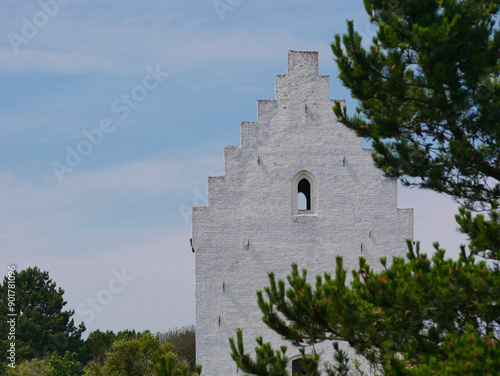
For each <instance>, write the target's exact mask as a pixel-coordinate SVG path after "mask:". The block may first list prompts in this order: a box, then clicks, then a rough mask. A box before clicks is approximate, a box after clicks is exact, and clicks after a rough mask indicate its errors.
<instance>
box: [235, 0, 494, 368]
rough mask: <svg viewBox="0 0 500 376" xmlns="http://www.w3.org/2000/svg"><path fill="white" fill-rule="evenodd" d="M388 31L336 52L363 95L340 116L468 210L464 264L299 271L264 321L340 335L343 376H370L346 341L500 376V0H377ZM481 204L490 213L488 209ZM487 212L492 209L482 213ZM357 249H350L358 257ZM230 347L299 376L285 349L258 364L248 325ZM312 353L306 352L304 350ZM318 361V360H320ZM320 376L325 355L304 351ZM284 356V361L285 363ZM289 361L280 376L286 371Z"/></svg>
mask: <svg viewBox="0 0 500 376" xmlns="http://www.w3.org/2000/svg"><path fill="white" fill-rule="evenodd" d="M364 3H365V7H366V10H367V11H368V13H369V15H370V20H371V22H373V23H374V24H375V25H376V26H377V27H378V30H377V35H376V37H374V38H373V41H372V44H371V46H369V47H367V48H365V47H364V44H363V43H362V40H361V36H360V35H359V34H358V33H357V32H355V31H354V25H353V23H352V22H348V33H347V34H346V35H344V36H343V37H342V38H341V37H340V36H338V35H337V36H336V37H335V42H334V43H333V44H332V50H333V52H334V54H335V56H336V58H337V65H338V67H339V71H340V79H341V80H342V81H343V83H344V85H345V86H347V87H348V88H349V89H351V92H352V95H353V97H354V98H356V99H358V100H359V103H360V104H359V108H358V109H357V114H356V115H354V116H348V115H347V112H346V109H345V108H342V107H341V104H340V103H337V104H336V106H335V107H334V111H335V113H336V115H337V116H338V117H339V119H340V120H341V121H342V122H343V123H344V124H345V125H346V126H348V127H350V128H352V129H354V130H355V131H356V132H357V134H358V135H359V136H362V137H367V138H369V139H371V141H372V142H373V146H374V148H375V153H374V154H373V158H374V161H375V164H376V165H377V166H378V167H379V168H381V169H383V170H384V171H385V173H386V175H387V176H388V177H392V178H402V180H403V183H404V184H406V185H413V186H420V187H422V188H427V189H432V190H435V191H437V192H443V193H446V194H448V195H450V196H452V197H453V198H455V199H456V200H458V201H460V202H462V203H463V204H464V207H462V208H461V209H460V213H459V214H458V215H457V216H456V220H457V222H458V224H459V226H460V231H461V232H463V233H464V234H466V235H467V236H468V238H469V247H468V248H467V249H466V248H465V246H463V247H462V248H461V255H460V257H459V258H458V259H457V260H450V259H446V258H445V251H444V250H442V249H440V248H439V245H438V244H437V243H436V244H435V254H434V255H433V256H432V257H427V255H426V254H422V253H420V249H419V244H418V243H416V244H414V243H412V242H410V241H408V250H409V252H408V254H407V257H406V258H394V259H393V260H392V262H391V263H389V262H388V261H387V260H386V259H385V258H382V259H381V264H382V268H379V269H380V270H381V271H380V272H375V271H374V270H373V269H372V268H371V267H370V265H368V264H367V262H366V260H365V259H364V258H360V261H359V268H358V269H357V270H354V271H353V272H352V274H353V278H352V282H350V283H349V284H346V281H347V279H346V275H347V274H346V273H347V272H346V270H345V269H344V268H343V266H342V258H341V257H339V258H337V269H336V272H335V276H334V277H333V278H332V276H331V275H330V274H325V275H323V276H317V277H316V280H315V282H314V283H311V282H308V280H307V272H306V271H305V270H302V271H301V272H299V268H298V266H297V265H293V266H292V272H291V274H290V275H289V276H288V277H287V281H286V282H285V281H283V280H280V281H276V280H275V278H274V274H273V273H270V274H269V286H268V287H266V288H265V293H263V292H258V293H257V298H258V303H259V307H260V309H261V311H262V313H263V321H264V322H265V323H266V324H267V325H268V326H269V328H271V329H272V330H273V331H275V332H277V333H278V334H280V335H281V336H283V338H285V339H286V340H287V341H288V342H291V343H292V344H294V345H297V346H310V345H312V344H315V343H318V342H323V341H330V342H332V343H333V345H334V354H335V355H334V360H335V363H334V365H333V366H330V367H326V372H327V374H329V375H336V376H347V375H364V374H365V373H364V371H362V370H361V368H360V366H359V364H360V363H359V361H355V362H354V366H351V365H350V363H349V360H348V359H347V355H346V354H345V353H343V352H342V350H340V349H339V347H338V346H337V345H336V342H337V341H343V342H345V343H348V344H349V345H350V346H351V347H353V348H354V349H355V350H356V352H357V353H358V354H360V355H361V356H363V357H364V358H365V359H367V360H368V362H369V363H370V365H371V366H373V367H375V368H374V370H373V371H375V372H376V373H377V374H385V375H391V376H396V375H403V376H406V375H419V376H420V375H481V376H482V375H497V374H498V370H499V369H500V342H499V340H500V300H499V298H500V266H499V262H500V254H499V252H500V215H499V212H498V202H499V200H500V124H499V122H500V120H499V119H500V106H499V103H500V81H499V72H500V63H499V59H500V52H499V51H500V28H499V27H498V25H495V23H496V19H497V18H498V15H499V10H500V1H498V0H496V1H485V0H404V1H402V0H364ZM473 210H476V212H474V211H473ZM477 210H487V211H488V213H487V214H484V213H481V214H478V213H477ZM346 251H349V250H346ZM237 335H238V337H237V344H235V341H234V340H233V339H231V340H230V343H231V350H232V356H233V359H235V361H236V363H237V365H238V367H239V368H240V369H242V370H244V371H245V372H248V373H251V374H254V375H271V374H273V375H274V374H276V375H286V372H284V371H282V369H281V368H283V367H284V364H286V360H285V359H284V354H283V353H281V352H278V351H274V350H273V349H272V348H271V346H270V345H269V344H268V343H266V344H264V343H262V340H260V339H258V342H259V343H258V345H259V346H258V347H257V348H256V355H255V358H256V360H255V361H254V360H252V358H251V357H250V355H249V354H247V353H245V351H244V348H243V345H242V344H243V340H242V335H241V331H238V332H237ZM303 353H304V351H303ZM311 359H312V360H311ZM307 361H309V362H310V363H311V365H312V366H311V367H309V368H308V369H307V371H308V375H309V376H313V375H314V376H315V375H319V372H318V371H317V368H315V366H314V363H315V362H317V361H319V359H316V356H315V355H314V356H312V357H304V356H303V362H304V364H303V367H304V368H305V365H306V364H307ZM280 362H281V363H280ZM276 365H279V366H280V369H279V370H278V371H277V372H276V373H273V372H274V368H273V367H275V366H276Z"/></svg>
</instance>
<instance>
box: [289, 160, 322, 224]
mask: <svg viewBox="0 0 500 376" xmlns="http://www.w3.org/2000/svg"><path fill="white" fill-rule="evenodd" d="M300 194H302V195H304V197H303V199H304V198H305V203H303V206H302V205H300V204H299V201H300V200H299V195H300ZM316 213H317V194H316V179H315V178H314V175H313V174H311V173H310V172H309V171H306V170H302V171H300V172H298V173H297V174H296V175H295V176H294V177H293V179H292V215H304V214H316Z"/></svg>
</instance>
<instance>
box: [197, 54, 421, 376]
mask: <svg viewBox="0 0 500 376" xmlns="http://www.w3.org/2000/svg"><path fill="white" fill-rule="evenodd" d="M275 91H276V100H259V101H258V120H257V122H243V123H242V124H241V146H228V147H226V148H225V150H224V156H225V157H224V164H225V174H224V176H216V177H209V178H208V186H209V190H208V205H207V206H203V207H194V208H193V248H194V249H195V251H196V253H195V258H196V327H197V331H196V347H197V348H196V351H197V362H198V363H199V364H202V366H203V375H204V376H226V375H227V376H229V375H236V374H237V372H236V365H235V363H234V362H233V361H232V359H231V357H230V352H229V345H228V337H230V336H233V337H234V336H235V330H236V328H237V327H241V328H243V329H244V338H245V343H246V348H247V350H248V351H251V352H253V348H254V347H255V344H256V343H255V337H257V336H259V335H262V336H263V337H264V340H265V341H271V342H272V343H274V344H275V345H276V346H279V345H280V344H282V341H280V338H279V336H277V335H275V334H274V332H272V331H270V330H269V329H268V328H267V327H266V326H265V325H264V324H263V323H262V321H261V313H260V310H259V308H258V306H257V303H256V291H257V290H260V289H263V287H264V286H266V285H267V282H268V277H267V273H268V272H269V271H271V270H272V271H274V272H275V274H276V276H277V277H280V278H284V277H285V276H286V275H287V274H288V273H289V272H290V270H291V268H290V265H291V263H293V262H295V263H297V264H298V265H299V267H300V268H307V269H308V275H309V276H310V278H311V279H313V278H314V276H315V275H316V274H322V273H324V272H325V271H327V272H332V273H333V272H334V268H335V257H336V256H337V255H343V256H344V265H345V266H346V267H347V268H348V269H349V270H350V269H353V268H355V267H356V266H357V265H358V258H359V257H360V256H364V257H365V258H367V259H368V261H369V262H370V263H371V264H372V265H374V266H376V265H378V264H379V263H378V259H379V258H380V257H382V256H387V257H388V259H391V258H392V257H393V256H396V255H398V256H402V255H404V254H405V253H406V244H405V239H408V238H412V237H413V210H411V209H398V208H397V202H396V181H392V180H384V179H382V178H381V172H380V170H378V169H377V168H375V167H374V165H373V161H372V158H371V151H370V150H365V149H363V148H362V140H361V139H360V138H358V137H356V135H355V134H354V132H353V131H352V130H349V129H347V128H346V127H344V126H343V125H342V124H340V123H339V122H338V121H337V120H336V117H335V115H334V113H333V111H332V106H333V104H334V101H333V100H330V99H329V77H328V76H319V75H318V54H317V52H297V51H289V54H288V72H287V74H286V75H279V76H276V82H275ZM301 171H306V172H307V173H309V174H311V175H312V176H313V177H314V181H315V184H313V187H312V189H313V191H314V194H313V195H312V196H313V197H315V202H314V204H315V205H314V206H313V210H314V212H313V213H307V214H300V213H299V214H297V212H296V211H295V212H294V210H293V206H294V199H296V195H294V194H293V192H294V187H293V184H292V182H293V181H294V177H295V176H296V175H297V174H298V173H299V172H301ZM330 348H331V345H328V346H327V349H328V350H330ZM298 353H299V352H298V349H296V348H294V347H293V346H289V348H288V351H287V354H288V356H289V357H292V356H293V355H296V354H298ZM240 373H241V372H240Z"/></svg>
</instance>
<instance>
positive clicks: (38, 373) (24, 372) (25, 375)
mask: <svg viewBox="0 0 500 376" xmlns="http://www.w3.org/2000/svg"><path fill="white" fill-rule="evenodd" d="M6 375H7V376H50V374H49V364H48V363H47V360H46V359H36V358H35V359H31V360H26V361H24V362H21V363H19V365H17V366H16V367H15V368H10V367H9V368H8V369H7V373H6Z"/></svg>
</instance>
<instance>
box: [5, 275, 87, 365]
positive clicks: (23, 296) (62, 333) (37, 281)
mask: <svg viewBox="0 0 500 376" xmlns="http://www.w3.org/2000/svg"><path fill="white" fill-rule="evenodd" d="M13 276H14V279H13V281H14V283H12V281H11V285H14V287H15V288H14V292H15V306H14V307H15V313H17V315H18V316H17V318H16V331H15V341H14V342H15V344H16V346H15V347H16V357H17V361H21V360H26V359H32V358H42V357H43V356H45V355H47V354H49V353H55V354H60V355H64V354H65V352H66V351H77V350H78V349H79V348H80V347H81V346H82V345H83V341H82V339H81V335H82V333H83V332H84V331H85V326H84V325H83V323H81V324H80V325H79V326H78V327H76V326H75V324H74V320H73V319H72V316H73V314H74V311H73V310H69V311H64V310H63V309H64V306H65V305H66V301H64V298H63V295H64V290H63V289H62V288H60V287H59V288H57V287H56V283H55V282H53V281H52V280H51V279H50V277H49V273H48V272H42V271H41V270H40V269H39V268H38V267H34V268H27V269H25V270H21V271H19V272H17V271H15V272H14V273H13ZM8 284H9V279H8V277H7V276H5V277H4V279H3V283H1V284H0V315H2V317H7V313H12V312H11V311H9V306H8V292H7V290H8ZM8 332H9V326H8V323H7V321H6V320H2V321H1V322H0V349H1V350H2V351H3V353H5V352H6V351H7V349H8V348H9V346H10V342H12V341H11V340H10V339H9V338H8V335H7V334H8ZM0 362H2V363H3V362H5V357H3V358H2V359H1V360H0Z"/></svg>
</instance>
